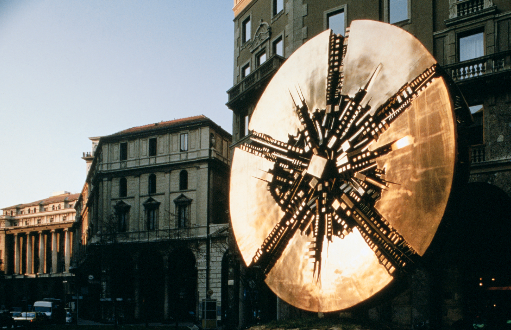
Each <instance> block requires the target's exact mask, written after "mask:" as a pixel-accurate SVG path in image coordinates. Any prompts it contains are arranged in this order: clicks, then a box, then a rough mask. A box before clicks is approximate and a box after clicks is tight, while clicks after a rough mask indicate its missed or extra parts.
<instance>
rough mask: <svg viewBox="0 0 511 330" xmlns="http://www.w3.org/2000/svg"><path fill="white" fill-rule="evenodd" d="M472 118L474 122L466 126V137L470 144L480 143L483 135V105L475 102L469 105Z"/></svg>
mask: <svg viewBox="0 0 511 330" xmlns="http://www.w3.org/2000/svg"><path fill="white" fill-rule="evenodd" d="M469 109H470V112H471V113H472V118H474V123H473V124H472V125H470V126H469V127H468V134H467V137H468V139H469V144H470V145H471V146H474V145H481V144H483V143H484V135H483V119H484V117H483V113H484V111H483V105H482V104H477V105H473V106H470V107H469Z"/></svg>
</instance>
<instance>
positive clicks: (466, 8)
mask: <svg viewBox="0 0 511 330" xmlns="http://www.w3.org/2000/svg"><path fill="white" fill-rule="evenodd" d="M495 9H496V8H495V6H494V5H493V0H458V1H455V2H454V3H453V4H452V6H451V10H450V14H449V20H452V19H454V20H457V19H460V18H463V17H466V16H471V15H474V14H484V13H486V12H488V11H490V12H493V11H494V10H495Z"/></svg>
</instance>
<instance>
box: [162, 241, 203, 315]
mask: <svg viewBox="0 0 511 330" xmlns="http://www.w3.org/2000/svg"><path fill="white" fill-rule="evenodd" d="M168 275H169V286H168V292H167V294H168V298H169V300H168V301H169V309H170V314H171V315H170V316H171V317H172V318H173V319H174V320H178V321H192V320H194V319H195V318H196V316H197V315H196V313H197V265H196V259H195V255H194V253H193V252H192V251H191V250H190V249H189V248H187V247H178V248H176V249H175V250H174V251H172V252H171V253H170V254H169V259H168Z"/></svg>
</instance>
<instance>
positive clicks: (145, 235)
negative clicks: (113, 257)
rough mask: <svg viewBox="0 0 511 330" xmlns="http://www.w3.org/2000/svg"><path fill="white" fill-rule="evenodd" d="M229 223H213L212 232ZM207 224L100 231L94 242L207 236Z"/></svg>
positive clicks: (127, 241)
mask: <svg viewBox="0 0 511 330" xmlns="http://www.w3.org/2000/svg"><path fill="white" fill-rule="evenodd" d="M225 227H227V225H211V226H210V234H213V233H214V232H217V231H219V230H221V229H224V228H225ZM206 236H207V227H206V226H194V227H187V228H172V229H157V230H144V231H129V232H115V233H98V234H96V235H95V236H94V237H93V238H92V240H91V243H92V244H111V243H134V242H137V243H138V242H153V241H168V240H186V239H198V238H206Z"/></svg>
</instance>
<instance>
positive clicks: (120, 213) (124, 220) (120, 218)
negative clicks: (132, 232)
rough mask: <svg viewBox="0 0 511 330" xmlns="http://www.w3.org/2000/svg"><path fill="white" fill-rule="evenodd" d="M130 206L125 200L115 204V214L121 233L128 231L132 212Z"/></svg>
mask: <svg viewBox="0 0 511 330" xmlns="http://www.w3.org/2000/svg"><path fill="white" fill-rule="evenodd" d="M130 207H131V206H129V205H128V204H126V203H124V202H123V201H120V202H117V204H115V206H114V208H115V216H116V218H117V230H118V231H119V232H121V233H123V232H126V231H128V219H129V214H130Z"/></svg>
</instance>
